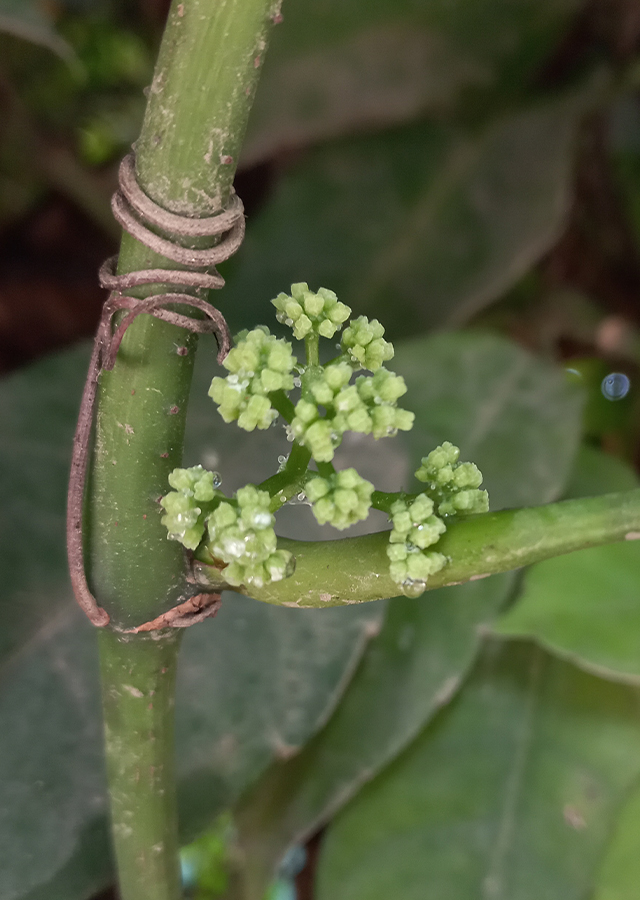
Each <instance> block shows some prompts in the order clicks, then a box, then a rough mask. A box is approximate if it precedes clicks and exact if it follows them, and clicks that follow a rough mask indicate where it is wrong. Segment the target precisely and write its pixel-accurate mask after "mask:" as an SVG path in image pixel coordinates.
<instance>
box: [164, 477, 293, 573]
mask: <svg viewBox="0 0 640 900" xmlns="http://www.w3.org/2000/svg"><path fill="white" fill-rule="evenodd" d="M215 478H216V476H215V473H213V472H206V471H205V470H204V469H203V468H202V466H193V467H192V468H190V469H174V471H173V472H172V473H171V475H170V476H169V484H170V485H171V487H173V488H175V490H174V491H171V492H170V493H169V494H167V495H166V497H163V498H162V500H161V501H160V503H161V505H162V507H163V508H164V509H165V511H166V513H165V515H164V516H163V517H162V524H163V525H164V526H165V527H166V528H167V530H168V532H169V537H170V538H171V539H172V540H175V541H180V543H181V544H182V545H183V546H185V547H186V548H187V549H188V550H195V549H196V548H197V547H198V546H199V545H200V544H201V543H204V545H205V551H206V555H207V556H208V557H211V559H212V560H215V561H218V562H220V563H223V564H224V578H225V580H226V582H227V584H231V585H234V586H238V585H241V584H247V585H249V584H250V585H254V586H255V587H262V586H263V585H264V584H268V583H269V582H271V581H280V580H282V579H283V578H285V577H286V576H287V575H289V574H291V572H292V571H293V558H292V556H291V553H289V552H288V551H287V550H278V549H277V538H276V533H275V531H274V528H273V526H274V522H275V520H274V517H273V515H272V513H271V512H270V511H269V503H270V501H271V498H270V496H269V494H268V492H267V491H261V490H259V489H258V488H256V487H255V486H254V485H252V484H248V485H246V486H245V487H243V488H240V490H238V491H237V493H236V495H235V497H233V498H232V499H231V500H229V499H227V498H226V497H225V496H224V494H223V493H222V492H221V491H218V490H216V489H215V488H214V483H215Z"/></svg>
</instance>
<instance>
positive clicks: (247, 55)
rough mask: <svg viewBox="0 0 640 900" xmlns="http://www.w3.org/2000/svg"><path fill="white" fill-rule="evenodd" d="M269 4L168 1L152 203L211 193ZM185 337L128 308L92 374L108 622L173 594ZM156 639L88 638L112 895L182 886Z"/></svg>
mask: <svg viewBox="0 0 640 900" xmlns="http://www.w3.org/2000/svg"><path fill="white" fill-rule="evenodd" d="M280 2H281V0H181V2H177V0H174V2H173V3H172V7H171V11H170V13H169V18H168V22H167V27H166V30H165V34H164V38H163V41H162V46H161V49H160V53H159V58H158V63H157V66H156V71H155V74H154V78H153V83H152V85H151V88H150V91H149V102H148V106H147V111H146V115H145V119H144V124H143V127H142V132H141V135H140V138H139V140H138V141H137V144H136V148H135V149H136V168H137V175H138V180H139V182H140V184H141V187H142V188H143V189H144V190H145V192H146V193H147V194H148V195H149V196H150V197H151V198H152V199H153V200H155V201H156V202H157V203H159V204H160V205H161V206H163V207H164V208H166V209H168V210H170V211H172V212H174V213H179V214H182V215H188V216H192V217H203V216H210V215H213V214H215V213H217V212H219V211H220V210H221V209H223V208H224V206H225V205H226V203H227V200H228V197H229V192H230V189H231V184H232V181H233V177H234V174H235V169H236V164H237V159H238V156H239V152H240V147H241V144H242V139H243V137H244V132H245V128H246V123H247V118H248V114H249V110H250V108H251V104H252V101H253V96H254V93H255V88H256V85H257V80H258V76H259V73H260V69H261V64H262V60H263V58H264V53H265V50H266V45H267V37H268V33H269V30H270V26H271V25H272V23H273V20H274V18H276V15H277V13H278V12H279V7H280ZM142 268H165V269H167V268H175V264H174V263H171V262H169V261H168V260H166V259H164V258H163V257H160V256H158V255H156V254H154V253H152V252H151V251H149V250H148V249H147V248H146V247H144V246H143V245H142V244H140V243H138V242H137V241H136V240H135V239H133V238H132V237H130V236H129V235H126V234H125V235H124V236H123V240H122V245H121V250H120V256H119V262H118V270H119V271H120V272H122V273H125V272H130V271H135V270H136V269H142ZM159 290H160V291H161V290H163V288H162V286H160V287H159V288H158V287H154V288H153V292H154V293H156V292H158V291H159ZM144 293H145V292H144V291H143V290H141V291H140V295H141V296H142V295H144ZM146 293H149V291H146ZM194 293H195V294H196V296H198V292H197V291H194ZM199 296H202V295H199ZM184 348H186V351H187V352H186V353H185V350H184ZM195 349H196V341H195V338H194V337H193V336H192V335H191V334H190V333H188V332H186V331H185V330H184V329H180V328H177V327H175V326H172V325H169V324H167V323H165V322H161V321H159V320H157V319H154V318H152V317H151V316H147V315H143V316H139V317H138V318H137V319H136V320H135V322H134V323H133V324H132V325H131V327H130V328H129V329H128V331H127V333H126V335H125V337H124V340H123V342H122V345H121V348H120V351H119V354H118V360H117V363H116V365H115V367H114V369H113V371H111V372H104V373H103V374H102V376H101V383H100V391H99V408H98V414H97V421H96V438H95V448H94V456H93V460H92V468H91V475H90V485H89V494H88V502H87V557H88V564H89V565H88V568H89V579H90V584H91V587H92V590H93V593H94V594H95V596H96V597H97V598H98V602H99V604H100V605H101V606H103V607H104V608H105V609H106V610H107V611H108V613H109V615H110V617H111V625H113V626H115V627H116V628H122V627H130V626H132V625H138V624H141V623H143V622H145V621H148V620H150V619H153V618H155V617H156V616H157V615H159V614H160V613H162V612H164V611H166V610H167V609H169V608H170V607H171V606H173V605H175V603H176V602H177V601H178V599H179V597H180V595H181V593H182V589H183V581H184V573H183V568H184V562H183V551H182V548H181V547H180V546H179V545H178V544H177V543H170V542H168V541H167V538H166V532H165V530H164V529H163V527H162V526H161V524H160V514H161V509H160V507H159V505H158V500H159V498H160V497H161V496H162V495H163V494H164V493H165V492H166V490H167V477H168V475H169V472H170V471H171V470H172V469H173V468H174V467H175V466H176V465H179V463H180V461H181V456H182V443H183V436H184V425H185V419H186V407H187V399H188V394H189V387H190V383H191V375H192V369H193V357H194V353H195ZM178 351H179V352H178ZM155 637H158V638H159V639H158V640H154V639H152V638H149V637H148V636H144V635H135V636H133V635H130V636H126V637H125V636H122V635H121V636H119V637H118V636H117V635H116V634H114V633H103V634H101V636H100V641H101V644H100V652H101V665H102V677H103V694H104V709H105V723H106V737H107V761H108V774H109V789H110V793H111V795H112V820H113V833H114V843H115V848H116V857H117V862H118V870H119V882H120V893H121V897H122V900H177V898H179V897H180V893H181V892H180V885H179V878H178V863H177V849H178V839H177V819H176V811H175V778H174V772H173V763H172V754H173V742H172V728H173V726H172V722H173V713H172V706H173V683H174V675H175V662H176V656H177V650H178V639H177V637H176V636H175V635H159V634H158V633H156V635H155Z"/></svg>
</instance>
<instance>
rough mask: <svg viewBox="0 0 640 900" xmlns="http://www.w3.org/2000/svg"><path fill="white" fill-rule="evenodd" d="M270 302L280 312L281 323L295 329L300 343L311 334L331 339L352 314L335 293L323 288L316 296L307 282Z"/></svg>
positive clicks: (296, 285) (295, 335) (293, 286)
mask: <svg viewBox="0 0 640 900" xmlns="http://www.w3.org/2000/svg"><path fill="white" fill-rule="evenodd" d="M271 302H272V304H273V305H274V306H275V308H276V309H277V311H278V312H277V314H276V318H277V320H278V322H282V323H283V324H284V325H287V326H288V327H289V328H291V329H293V336H294V337H295V338H296V339H297V340H302V339H303V338H306V337H307V336H308V335H309V334H311V333H315V334H317V335H318V336H319V337H324V338H332V337H333V336H334V334H335V333H336V331H339V330H340V328H342V325H343V324H344V323H345V322H346V321H347V319H348V318H349V316H350V315H351V310H350V309H349V307H348V306H346V305H345V304H344V303H340V301H339V300H338V298H337V297H336V295H335V294H334V293H333V291H330V290H328V289H327V288H320V290H319V291H318V293H317V294H315V293H314V292H313V291H310V290H309V285H308V284H306V282H304V281H302V282H300V283H299V284H292V285H291V294H278V296H277V297H276V298H275V300H272V301H271Z"/></svg>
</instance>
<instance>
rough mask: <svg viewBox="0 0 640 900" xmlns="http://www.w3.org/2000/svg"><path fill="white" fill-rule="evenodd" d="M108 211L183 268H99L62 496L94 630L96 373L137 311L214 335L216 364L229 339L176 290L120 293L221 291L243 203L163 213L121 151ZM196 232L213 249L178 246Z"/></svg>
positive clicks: (221, 322) (186, 615)
mask: <svg viewBox="0 0 640 900" xmlns="http://www.w3.org/2000/svg"><path fill="white" fill-rule="evenodd" d="M111 209H112V211H113V214H114V216H115V218H116V220H117V221H118V222H119V223H120V225H122V227H123V228H124V230H125V231H127V232H129V234H131V235H132V237H134V238H136V240H138V241H140V243H142V244H144V245H145V246H146V247H148V248H149V249H150V250H152V251H153V252H154V253H157V254H159V255H160V256H164V257H165V258H167V259H170V260H172V261H173V262H176V263H178V264H179V265H183V266H186V267H188V268H186V269H141V270H139V271H137V272H127V273H126V274H118V273H117V272H116V257H111V258H110V259H108V260H107V261H106V262H105V263H104V264H103V265H102V267H101V269H100V273H99V278H100V284H101V285H102V287H104V288H107V289H108V290H109V291H110V292H111V293H110V294H109V297H108V298H107V300H106V302H105V304H104V307H103V309H102V315H101V317H100V322H99V325H98V331H97V334H96V338H95V341H94V344H93V352H92V354H91V360H90V362H89V371H88V373H87V380H86V382H85V386H84V391H83V393H82V400H81V403H80V412H79V415H78V424H77V426H76V432H75V435H74V438H73V453H72V458H71V474H70V477H69V490H68V494H67V559H68V562H69V572H70V575H71V586H72V587H73V592H74V594H75V597H76V600H77V601H78V604H79V605H80V607H81V608H82V609H83V611H84V612H85V613H86V615H87V617H88V618H89V620H90V621H91V622H92V623H93V624H94V625H97V626H100V627H103V626H105V625H107V624H108V623H109V614H108V613H107V612H106V611H105V610H104V609H102V607H101V606H99V605H98V603H97V601H96V599H95V597H94V596H93V594H92V593H91V590H90V588H89V585H88V582H87V576H86V572H85V566H84V553H83V534H82V527H83V515H82V511H83V500H84V488H85V481H86V475H87V465H88V460H89V443H90V438H91V427H92V424H93V413H94V407H95V401H96V395H97V390H98V383H99V379H100V373H101V372H102V370H103V369H107V370H110V369H112V368H113V366H114V364H115V361H116V356H117V353H118V348H119V347H120V344H121V342H122V338H123V337H124V334H125V332H126V330H127V328H128V327H129V325H131V323H132V322H133V320H134V319H135V318H136V317H137V316H139V315H141V314H143V313H145V314H147V315H152V316H155V317H156V318H157V319H162V320H163V321H164V322H169V323H170V324H171V325H176V326H178V327H180V328H186V329H188V330H189V331H192V332H195V333H198V334H205V333H209V334H215V336H216V340H217V342H218V362H222V360H223V359H224V358H225V357H226V355H227V353H228V352H229V349H230V346H231V336H230V334H229V328H228V326H227V323H226V321H225V319H224V316H223V315H222V313H221V312H219V310H217V309H216V308H215V307H213V306H211V304H209V303H207V302H206V301H205V300H201V299H199V298H198V297H194V296H193V295H192V294H187V293H184V292H182V291H177V292H170V293H156V294H152V295H151V296H148V297H145V298H144V299H140V298H138V297H132V296H129V295H128V294H126V293H125V292H126V291H129V290H131V289H132V288H138V287H141V286H144V285H166V284H168V285H172V286H176V287H178V288H187V287H191V288H196V289H204V290H215V289H218V288H221V287H222V286H223V285H224V279H223V278H222V276H221V275H220V274H219V273H218V272H217V271H216V269H215V266H216V265H217V264H218V263H221V262H223V261H224V260H225V259H228V258H229V257H230V256H232V255H233V254H234V253H235V252H236V250H237V249H238V248H239V246H240V244H241V243H242V239H243V237H244V207H243V205H242V201H241V200H240V198H239V197H238V196H237V194H236V193H235V192H232V194H231V198H230V200H229V205H228V207H227V209H225V210H224V211H223V212H221V213H219V214H218V215H216V216H209V217H207V218H203V219H190V218H187V217H185V216H179V215H176V214H175V213H171V212H168V211H167V210H165V209H162V207H160V206H158V205H157V204H156V203H154V202H153V200H151V198H150V197H148V196H147V195H146V194H145V193H144V192H143V191H142V189H141V188H140V187H139V185H138V182H137V179H136V173H135V158H134V155H133V153H130V154H129V155H128V156H126V157H125V158H124V159H123V160H122V163H121V164H120V170H119V187H118V190H117V191H116V193H115V194H114V195H113V198H112V201H111ZM149 226H152V227H153V228H157V229H159V230H160V231H162V232H164V233H165V235H168V237H161V236H160V235H158V234H156V233H155V232H154V231H152V230H151V228H150V227H149ZM201 237H209V238H218V239H219V241H218V243H217V244H216V245H215V247H211V248H207V249H204V250H202V249H191V248H189V247H184V246H182V244H181V243H179V241H185V240H189V239H192V238H201ZM167 304H177V305H183V306H188V307H191V308H193V309H197V310H199V311H200V312H201V313H202V314H203V315H204V318H201V319H193V318H191V316H188V315H184V314H182V313H177V312H175V311H174V310H170V309H166V306H167ZM123 311H127V314H126V315H124V316H123V317H122V319H121V320H120V322H119V323H118V324H117V325H116V326H115V328H114V323H113V317H114V316H115V315H116V314H117V313H120V312H123ZM219 599H220V595H219V594H207V595H205V594H199V595H197V596H196V597H191V598H188V599H186V600H184V601H182V602H181V603H179V604H178V605H177V606H175V607H174V608H173V609H170V610H168V611H167V612H166V613H163V614H162V615H161V616H158V617H157V618H156V619H153V620H151V621H150V622H145V623H144V624H143V625H139V626H137V627H136V628H131V629H127V631H130V632H138V631H150V630H155V629H157V628H167V627H174V628H186V627H187V626H188V625H193V624H195V623H196V622H199V621H202V619H204V618H207V617H208V616H211V615H215V613H216V612H217V609H218V606H219Z"/></svg>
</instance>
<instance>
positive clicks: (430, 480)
mask: <svg viewBox="0 0 640 900" xmlns="http://www.w3.org/2000/svg"><path fill="white" fill-rule="evenodd" d="M459 456H460V450H459V449H458V447H456V446H454V445H453V444H451V443H449V441H445V442H444V444H442V445H441V446H440V447H436V449H435V450H432V451H431V453H430V454H429V455H428V456H425V457H424V458H423V459H422V464H421V466H420V468H419V469H418V471H417V472H416V473H415V474H416V478H417V479H418V481H422V482H425V483H426V484H428V493H429V495H430V496H431V497H432V498H433V500H434V501H435V503H436V506H437V510H438V514H439V515H441V516H453V515H456V513H467V514H469V513H483V512H487V510H488V509H489V496H488V494H487V492H486V491H481V490H478V488H479V487H480V485H481V484H482V472H481V471H480V469H479V468H478V467H477V466H476V465H475V464H474V463H470V462H466V463H461V462H458V458H459Z"/></svg>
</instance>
